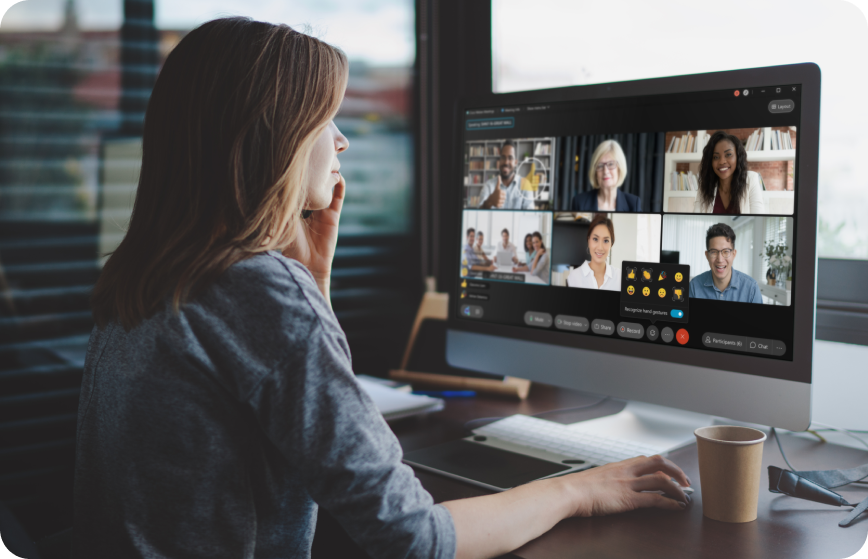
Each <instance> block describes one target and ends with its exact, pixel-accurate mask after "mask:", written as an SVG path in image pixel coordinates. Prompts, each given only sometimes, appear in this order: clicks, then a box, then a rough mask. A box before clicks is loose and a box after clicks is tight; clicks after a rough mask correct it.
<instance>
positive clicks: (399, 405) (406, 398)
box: [356, 377, 443, 421]
mask: <svg viewBox="0 0 868 559" xmlns="http://www.w3.org/2000/svg"><path fill="white" fill-rule="evenodd" d="M356 381H357V382H358V383H359V385H360V386H361V387H362V388H363V389H364V391H365V392H367V393H368V396H370V397H371V399H372V400H373V401H374V404H376V405H377V408H378V409H379V410H380V413H382V414H383V417H384V418H385V419H386V421H390V420H393V419H400V418H402V417H409V416H411V415H417V414H422V413H431V412H435V411H440V410H442V409H443V400H441V399H440V398H432V397H430V396H418V395H416V394H407V393H406V392H400V391H398V390H395V389H394V388H389V387H388V386H383V385H381V384H379V383H376V382H373V381H370V380H367V379H365V378H360V377H356Z"/></svg>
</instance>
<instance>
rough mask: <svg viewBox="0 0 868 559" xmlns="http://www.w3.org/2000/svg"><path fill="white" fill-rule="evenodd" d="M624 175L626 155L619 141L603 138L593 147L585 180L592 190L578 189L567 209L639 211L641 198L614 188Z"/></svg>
mask: <svg viewBox="0 0 868 559" xmlns="http://www.w3.org/2000/svg"><path fill="white" fill-rule="evenodd" d="M626 178H627V158H626V157H625V156H624V150H623V149H621V144H619V143H618V142H616V141H615V140H604V141H603V142H601V143H600V145H598V146H597V149H595V150H594V154H593V155H592V156H591V165H590V167H589V169H588V179H589V180H590V184H591V186H592V187H593V190H588V191H586V192H581V193H579V194H576V195H575V197H573V204H572V208H571V210H572V211H574V212H598V211H599V212H602V211H609V212H639V211H642V210H641V205H642V200H641V198H639V197H638V196H635V195H633V194H627V193H626V192H624V191H623V190H620V189H619V188H618V187H619V186H621V185H622V184H624V179H626Z"/></svg>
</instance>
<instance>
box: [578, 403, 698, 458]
mask: <svg viewBox="0 0 868 559" xmlns="http://www.w3.org/2000/svg"><path fill="white" fill-rule="evenodd" d="M713 423H714V417H712V416H710V415H705V414H701V413H694V412H690V411H684V410H679V409H675V408H669V407H666V406H658V405H655V404H646V403H644V402H634V401H628V402H627V406H626V407H625V408H624V409H623V410H621V411H620V412H618V413H616V414H613V415H608V416H605V417H599V418H596V419H589V420H586V421H580V422H578V423H573V424H572V425H569V428H570V429H574V430H577V431H588V432H591V433H593V434H595V435H600V436H604V437H612V438H615V439H625V440H628V441H634V442H637V443H641V444H646V445H653V446H656V447H658V448H666V449H669V450H675V449H677V448H681V447H682V446H687V445H689V444H691V443H693V442H695V441H696V437H695V436H694V435H693V431H694V430H696V429H698V428H699V427H705V426H708V425H712V424H713Z"/></svg>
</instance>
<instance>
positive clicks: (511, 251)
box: [495, 241, 518, 258]
mask: <svg viewBox="0 0 868 559" xmlns="http://www.w3.org/2000/svg"><path fill="white" fill-rule="evenodd" d="M495 246H497V252H508V253H509V255H510V256H512V257H513V258H518V257H517V256H516V251H515V245H514V244H512V243H506V246H503V241H500V242H499V243H497V245H495ZM495 256H497V254H495Z"/></svg>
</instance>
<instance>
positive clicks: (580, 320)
mask: <svg viewBox="0 0 868 559" xmlns="http://www.w3.org/2000/svg"><path fill="white" fill-rule="evenodd" d="M590 326H591V323H590V322H588V319H587V318H585V317H583V316H567V315H565V314H559V315H557V316H556V317H555V328H557V329H558V330H571V331H573V332H587V331H588V328H589V327H590Z"/></svg>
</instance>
